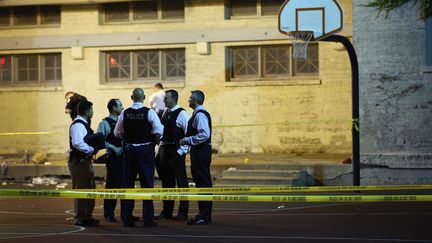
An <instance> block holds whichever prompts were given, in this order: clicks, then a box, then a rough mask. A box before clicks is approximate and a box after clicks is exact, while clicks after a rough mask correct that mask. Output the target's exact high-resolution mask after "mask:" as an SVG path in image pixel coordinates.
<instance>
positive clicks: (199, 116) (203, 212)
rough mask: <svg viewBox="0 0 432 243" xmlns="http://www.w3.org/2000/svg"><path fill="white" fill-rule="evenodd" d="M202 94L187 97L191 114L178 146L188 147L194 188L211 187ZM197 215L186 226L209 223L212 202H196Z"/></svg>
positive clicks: (208, 126) (209, 123) (209, 124)
mask: <svg viewBox="0 0 432 243" xmlns="http://www.w3.org/2000/svg"><path fill="white" fill-rule="evenodd" d="M203 103H204V93H203V92H202V91H200V90H194V91H192V92H191V95H190V97H189V107H190V108H192V109H193V110H194V111H193V114H192V117H191V118H190V119H189V122H188V128H187V134H186V137H184V138H182V139H181V140H180V145H190V146H191V148H190V158H191V172H192V178H193V180H194V182H195V185H196V187H212V179H211V174H210V163H211V150H212V148H211V127H212V121H211V117H210V114H209V113H208V112H207V111H206V110H205V109H204V107H203ZM198 208H199V213H198V215H196V216H195V217H194V218H191V219H189V220H188V221H187V222H186V223H187V224H188V225H205V224H209V223H210V222H211V213H212V202H211V201H198Z"/></svg>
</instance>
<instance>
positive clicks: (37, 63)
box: [0, 53, 62, 86]
mask: <svg viewBox="0 0 432 243" xmlns="http://www.w3.org/2000/svg"><path fill="white" fill-rule="evenodd" d="M61 65H62V63H61V54H60V53H49V54H20V55H0V85H3V86H10V85H19V84H60V83H61V80H62V67H61Z"/></svg>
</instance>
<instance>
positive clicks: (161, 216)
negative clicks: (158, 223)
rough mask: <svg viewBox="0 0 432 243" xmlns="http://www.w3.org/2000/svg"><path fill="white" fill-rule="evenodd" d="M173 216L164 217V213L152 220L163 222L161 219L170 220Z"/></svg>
mask: <svg viewBox="0 0 432 243" xmlns="http://www.w3.org/2000/svg"><path fill="white" fill-rule="evenodd" d="M172 218H173V216H172V214H171V215H166V214H165V213H164V212H162V213H160V214H159V215H158V216H154V219H156V220H163V219H172Z"/></svg>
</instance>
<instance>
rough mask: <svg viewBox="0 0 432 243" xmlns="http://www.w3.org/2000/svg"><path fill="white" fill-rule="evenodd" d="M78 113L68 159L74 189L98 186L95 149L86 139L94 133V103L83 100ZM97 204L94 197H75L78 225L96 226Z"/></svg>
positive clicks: (71, 131) (71, 127)
mask: <svg viewBox="0 0 432 243" xmlns="http://www.w3.org/2000/svg"><path fill="white" fill-rule="evenodd" d="M77 111H78V115H77V116H76V118H75V119H74V120H73V122H72V125H71V126H70V129H69V145H70V154H69V160H68V166H69V171H70V174H71V177H72V188H73V189H93V188H96V184H95V181H94V170H93V163H92V155H93V154H94V153H95V152H96V151H95V149H94V148H93V147H92V146H90V145H89V144H87V143H86V142H85V141H84V140H85V138H86V137H88V136H90V135H92V134H93V130H92V129H91V128H90V123H91V122H90V121H91V118H92V117H93V104H92V103H91V102H90V101H82V102H81V103H79V104H78V108H77ZM94 206H95V200H94V199H75V218H76V220H77V221H76V223H75V225H77V226H96V225H98V224H99V221H98V220H96V219H94V218H93V216H92V214H93V210H94Z"/></svg>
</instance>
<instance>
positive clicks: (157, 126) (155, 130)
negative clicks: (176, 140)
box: [114, 102, 164, 145]
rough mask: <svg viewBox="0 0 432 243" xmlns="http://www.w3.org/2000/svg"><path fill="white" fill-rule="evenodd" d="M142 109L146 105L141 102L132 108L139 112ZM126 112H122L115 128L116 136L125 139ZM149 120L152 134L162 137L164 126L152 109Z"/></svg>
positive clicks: (148, 115) (148, 116)
mask: <svg viewBox="0 0 432 243" xmlns="http://www.w3.org/2000/svg"><path fill="white" fill-rule="evenodd" d="M142 107H144V104H143V103H141V102H134V103H133V104H132V106H131V108H132V109H135V110H138V109H141V108H142ZM123 116H124V111H122V113H121V114H120V116H119V117H118V120H117V124H116V126H115V128H114V136H116V137H118V138H121V139H123V135H124V129H123V124H124V118H123ZM147 120H148V122H149V123H150V125H151V127H152V130H151V132H150V133H151V134H159V135H160V136H162V135H163V129H164V127H163V125H162V123H161V122H160V120H159V117H158V116H157V114H156V112H155V111H154V110H152V109H150V110H149V111H148V114H147ZM133 145H140V144H133Z"/></svg>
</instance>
